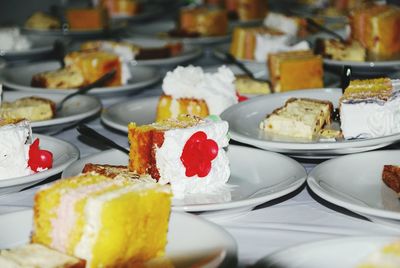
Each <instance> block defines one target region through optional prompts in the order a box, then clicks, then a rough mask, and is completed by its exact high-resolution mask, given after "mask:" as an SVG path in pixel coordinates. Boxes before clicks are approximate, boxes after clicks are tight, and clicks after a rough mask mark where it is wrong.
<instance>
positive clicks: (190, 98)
mask: <svg viewBox="0 0 400 268" xmlns="http://www.w3.org/2000/svg"><path fill="white" fill-rule="evenodd" d="M234 81H235V76H234V74H233V73H232V71H231V70H230V69H229V68H227V67H225V66H222V67H220V68H218V71H217V72H216V73H205V72H204V71H203V69H202V68H201V67H194V66H191V65H190V66H187V67H182V66H178V67H177V68H176V69H175V70H173V71H170V72H168V73H167V75H166V76H165V78H164V80H163V84H162V90H163V93H164V94H163V95H161V97H160V99H159V101H158V104H157V115H156V121H161V120H165V119H168V118H177V117H178V116H179V115H180V114H190V115H195V116H199V117H206V116H208V115H210V114H215V115H220V114H221V113H222V112H223V111H224V110H225V109H226V108H228V107H229V106H231V105H233V104H236V103H237V102H238V98H237V96H236V90H235V84H234Z"/></svg>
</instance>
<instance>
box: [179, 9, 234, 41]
mask: <svg viewBox="0 0 400 268" xmlns="http://www.w3.org/2000/svg"><path fill="white" fill-rule="evenodd" d="M179 30H181V31H183V32H186V33H189V34H198V35H200V36H220V35H225V34H227V31H228V15H227V12H226V10H223V9H217V8H215V9H214V8H207V7H187V8H182V9H180V11H179Z"/></svg>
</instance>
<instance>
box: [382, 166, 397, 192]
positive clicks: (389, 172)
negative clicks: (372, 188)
mask: <svg viewBox="0 0 400 268" xmlns="http://www.w3.org/2000/svg"><path fill="white" fill-rule="evenodd" d="M382 180H383V182H384V183H385V184H386V185H387V186H388V187H389V188H390V189H392V190H393V191H395V192H396V193H397V195H398V196H399V197H400V166H395V165H384V166H383V171H382Z"/></svg>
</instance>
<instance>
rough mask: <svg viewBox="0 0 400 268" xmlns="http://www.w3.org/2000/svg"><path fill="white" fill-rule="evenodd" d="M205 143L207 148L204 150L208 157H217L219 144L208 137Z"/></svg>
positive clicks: (211, 158) (210, 158)
mask: <svg viewBox="0 0 400 268" xmlns="http://www.w3.org/2000/svg"><path fill="white" fill-rule="evenodd" d="M203 144H204V147H206V150H203V152H204V155H205V156H206V157H207V159H209V160H213V159H214V158H215V157H217V155H218V144H217V143H216V142H215V141H213V140H210V139H208V140H206V141H204V142H203Z"/></svg>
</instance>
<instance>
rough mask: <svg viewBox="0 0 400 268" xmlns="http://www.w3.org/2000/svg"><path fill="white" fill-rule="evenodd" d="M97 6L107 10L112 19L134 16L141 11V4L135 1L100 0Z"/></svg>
mask: <svg viewBox="0 0 400 268" xmlns="http://www.w3.org/2000/svg"><path fill="white" fill-rule="evenodd" d="M99 4H100V5H101V6H103V7H105V8H107V10H108V13H109V14H110V16H111V17H112V18H119V17H126V16H132V15H136V14H139V13H140V11H141V9H142V3H141V2H140V1H137V0H100V1H99Z"/></svg>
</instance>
